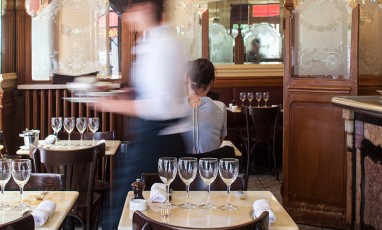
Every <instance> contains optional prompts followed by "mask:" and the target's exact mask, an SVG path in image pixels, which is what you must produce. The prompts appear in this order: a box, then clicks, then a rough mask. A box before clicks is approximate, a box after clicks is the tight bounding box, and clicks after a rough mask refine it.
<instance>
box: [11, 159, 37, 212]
mask: <svg viewBox="0 0 382 230" xmlns="http://www.w3.org/2000/svg"><path fill="white" fill-rule="evenodd" d="M31 168H32V167H31V160H29V159H16V160H12V177H13V179H14V180H15V182H16V184H17V185H18V186H19V187H20V204H19V205H18V206H16V207H15V210H17V211H23V210H25V209H30V206H28V205H26V204H24V197H23V190H24V185H25V184H26V183H27V182H28V180H29V177H30V176H31V171H32V169H31Z"/></svg>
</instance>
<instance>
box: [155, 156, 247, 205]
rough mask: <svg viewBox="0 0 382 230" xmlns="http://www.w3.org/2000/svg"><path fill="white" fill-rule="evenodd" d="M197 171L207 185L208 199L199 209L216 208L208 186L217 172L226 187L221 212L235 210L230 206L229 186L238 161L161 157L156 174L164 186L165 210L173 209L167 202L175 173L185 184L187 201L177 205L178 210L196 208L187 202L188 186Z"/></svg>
mask: <svg viewBox="0 0 382 230" xmlns="http://www.w3.org/2000/svg"><path fill="white" fill-rule="evenodd" d="M198 170H199V174H200V177H201V178H202V180H203V182H204V183H205V184H206V185H207V188H208V189H207V192H208V198H207V202H206V203H205V204H203V205H200V206H199V207H200V208H202V209H215V208H216V206H215V205H213V204H211V202H210V198H211V197H210V186H211V184H212V183H213V182H214V181H215V179H216V178H217V175H218V172H219V174H220V177H221V178H222V180H223V182H224V183H225V184H226V185H227V203H226V204H225V205H222V206H220V207H219V208H220V209H222V210H236V209H237V207H235V206H234V205H232V204H231V196H230V191H231V185H232V183H233V182H234V181H235V180H236V178H237V176H238V174H239V160H238V159H235V158H222V159H220V160H218V159H217V158H201V159H200V160H199V164H198V160H197V159H196V158H194V157H183V158H179V160H177V159H176V158H174V157H162V158H160V159H159V160H158V174H159V177H160V178H161V180H162V182H163V183H164V184H165V185H166V192H167V199H166V202H165V204H164V206H165V207H167V208H174V207H176V206H175V205H172V204H171V203H170V201H169V196H170V184H171V182H173V181H174V179H175V177H176V174H177V172H178V173H179V177H180V178H181V180H182V181H183V182H184V183H185V184H186V191H187V199H186V203H184V204H181V205H179V207H180V208H185V209H191V208H196V207H197V206H196V205H195V204H192V203H190V201H189V189H190V184H191V183H192V182H193V181H194V179H195V177H196V175H197V172H198Z"/></svg>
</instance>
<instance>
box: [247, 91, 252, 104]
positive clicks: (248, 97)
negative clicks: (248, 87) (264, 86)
mask: <svg viewBox="0 0 382 230" xmlns="http://www.w3.org/2000/svg"><path fill="white" fill-rule="evenodd" d="M247 99H248V101H249V107H251V101H252V100H253V92H248V93H247Z"/></svg>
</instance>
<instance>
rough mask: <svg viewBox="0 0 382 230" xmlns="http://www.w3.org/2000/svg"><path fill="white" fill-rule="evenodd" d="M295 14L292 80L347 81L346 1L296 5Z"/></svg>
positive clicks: (348, 18) (310, 1)
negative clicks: (322, 79) (306, 78)
mask: <svg viewBox="0 0 382 230" xmlns="http://www.w3.org/2000/svg"><path fill="white" fill-rule="evenodd" d="M296 10H297V11H296V14H295V43H294V54H293V55H294V58H293V61H294V63H293V64H294V69H295V73H294V74H295V77H321V78H328V79H348V78H349V72H350V41H351V15H352V8H351V7H349V6H348V4H347V1H346V0H304V1H300V2H299V4H298V6H297V8H296Z"/></svg>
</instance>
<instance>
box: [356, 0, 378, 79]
mask: <svg viewBox="0 0 382 230" xmlns="http://www.w3.org/2000/svg"><path fill="white" fill-rule="evenodd" d="M359 29H360V37H359V73H360V74H373V75H381V74H382V3H379V4H375V3H374V2H373V1H370V0H367V1H365V3H364V4H361V20H360V28H359Z"/></svg>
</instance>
